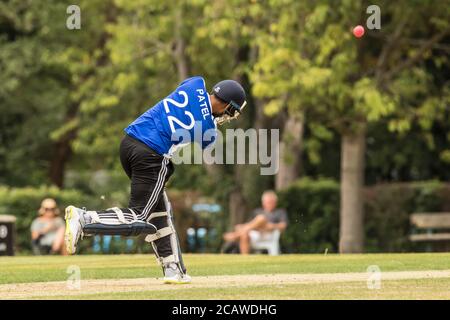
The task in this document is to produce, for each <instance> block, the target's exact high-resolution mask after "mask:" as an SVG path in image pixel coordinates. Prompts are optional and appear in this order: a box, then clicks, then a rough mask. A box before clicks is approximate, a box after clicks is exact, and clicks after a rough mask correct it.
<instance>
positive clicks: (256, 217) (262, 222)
mask: <svg viewBox="0 0 450 320" xmlns="http://www.w3.org/2000/svg"><path fill="white" fill-rule="evenodd" d="M277 201H278V197H277V195H276V193H275V192H273V191H265V192H264V193H263V195H262V198H261V202H262V208H258V209H256V210H254V211H253V219H252V220H250V221H249V222H247V223H244V224H238V225H236V226H235V227H234V231H233V232H227V233H225V234H224V235H223V239H224V240H225V241H226V242H227V243H226V247H228V248H232V247H233V244H237V245H238V246H239V251H240V253H241V254H248V253H250V249H251V248H250V240H251V239H253V240H256V241H257V240H258V239H259V238H261V239H262V238H264V234H267V233H270V232H272V231H274V230H279V231H280V232H283V231H284V230H285V229H286V227H287V223H288V219H287V214H286V210H284V209H277Z"/></svg>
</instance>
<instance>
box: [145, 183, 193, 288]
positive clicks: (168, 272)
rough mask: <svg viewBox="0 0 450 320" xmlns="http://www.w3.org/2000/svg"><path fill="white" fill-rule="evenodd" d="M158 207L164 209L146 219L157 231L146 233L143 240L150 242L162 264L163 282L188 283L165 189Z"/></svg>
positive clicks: (188, 278) (188, 279) (189, 278)
mask: <svg viewBox="0 0 450 320" xmlns="http://www.w3.org/2000/svg"><path fill="white" fill-rule="evenodd" d="M160 208H161V209H165V210H164V211H155V212H153V213H151V214H150V216H149V218H148V221H149V222H150V223H152V224H154V225H155V226H156V228H157V231H156V233H154V234H150V235H148V236H147V237H146V238H145V240H146V241H147V242H150V243H151V244H152V247H153V250H154V252H155V255H156V258H157V261H158V263H159V264H160V265H161V266H162V269H163V273H164V282H165V283H177V284H181V283H190V282H191V277H190V276H189V275H188V274H187V273H186V268H185V266H184V263H183V257H182V253H181V249H180V243H179V240H178V235H177V232H176V230H175V226H174V223H173V213H172V206H171V204H170V202H169V198H168V197H167V194H166V192H165V191H164V192H163V194H162V198H161V199H160V203H159V205H158V206H157V207H156V208H155V209H160Z"/></svg>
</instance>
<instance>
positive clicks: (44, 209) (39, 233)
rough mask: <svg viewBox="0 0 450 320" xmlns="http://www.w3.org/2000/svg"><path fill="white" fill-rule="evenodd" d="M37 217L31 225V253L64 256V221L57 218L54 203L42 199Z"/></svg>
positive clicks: (51, 200)
mask: <svg viewBox="0 0 450 320" xmlns="http://www.w3.org/2000/svg"><path fill="white" fill-rule="evenodd" d="M38 214H39V216H38V217H37V218H36V219H34V221H33V223H32V224H31V243H32V248H33V253H34V254H37V255H45V254H65V248H64V247H65V246H64V245H63V244H64V230H65V226H64V220H63V219H62V218H61V217H60V216H59V209H58V207H57V205H56V201H55V200H53V199H50V198H47V199H44V200H43V201H42V203H41V207H40V208H39V211H38Z"/></svg>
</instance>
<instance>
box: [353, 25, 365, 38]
mask: <svg viewBox="0 0 450 320" xmlns="http://www.w3.org/2000/svg"><path fill="white" fill-rule="evenodd" d="M353 35H354V36H355V37H357V38H361V37H362V36H363V35H364V27H363V26H361V25H358V26H356V27H354V28H353Z"/></svg>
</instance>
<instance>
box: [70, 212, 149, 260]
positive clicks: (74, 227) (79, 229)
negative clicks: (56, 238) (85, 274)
mask: <svg viewBox="0 0 450 320" xmlns="http://www.w3.org/2000/svg"><path fill="white" fill-rule="evenodd" d="M65 218H66V230H65V236H64V240H65V244H66V250H67V253H68V254H74V253H75V252H76V249H77V244H78V242H79V240H80V238H81V237H82V236H83V235H87V236H90V235H122V236H137V235H140V234H146V235H147V234H153V233H155V232H156V227H155V226H154V225H153V224H151V223H148V222H146V221H141V220H139V219H137V216H136V214H135V213H134V212H133V210H132V209H129V208H122V209H120V208H110V209H106V210H104V211H86V210H85V209H80V208H76V207H74V206H69V207H67V208H66V216H65Z"/></svg>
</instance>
